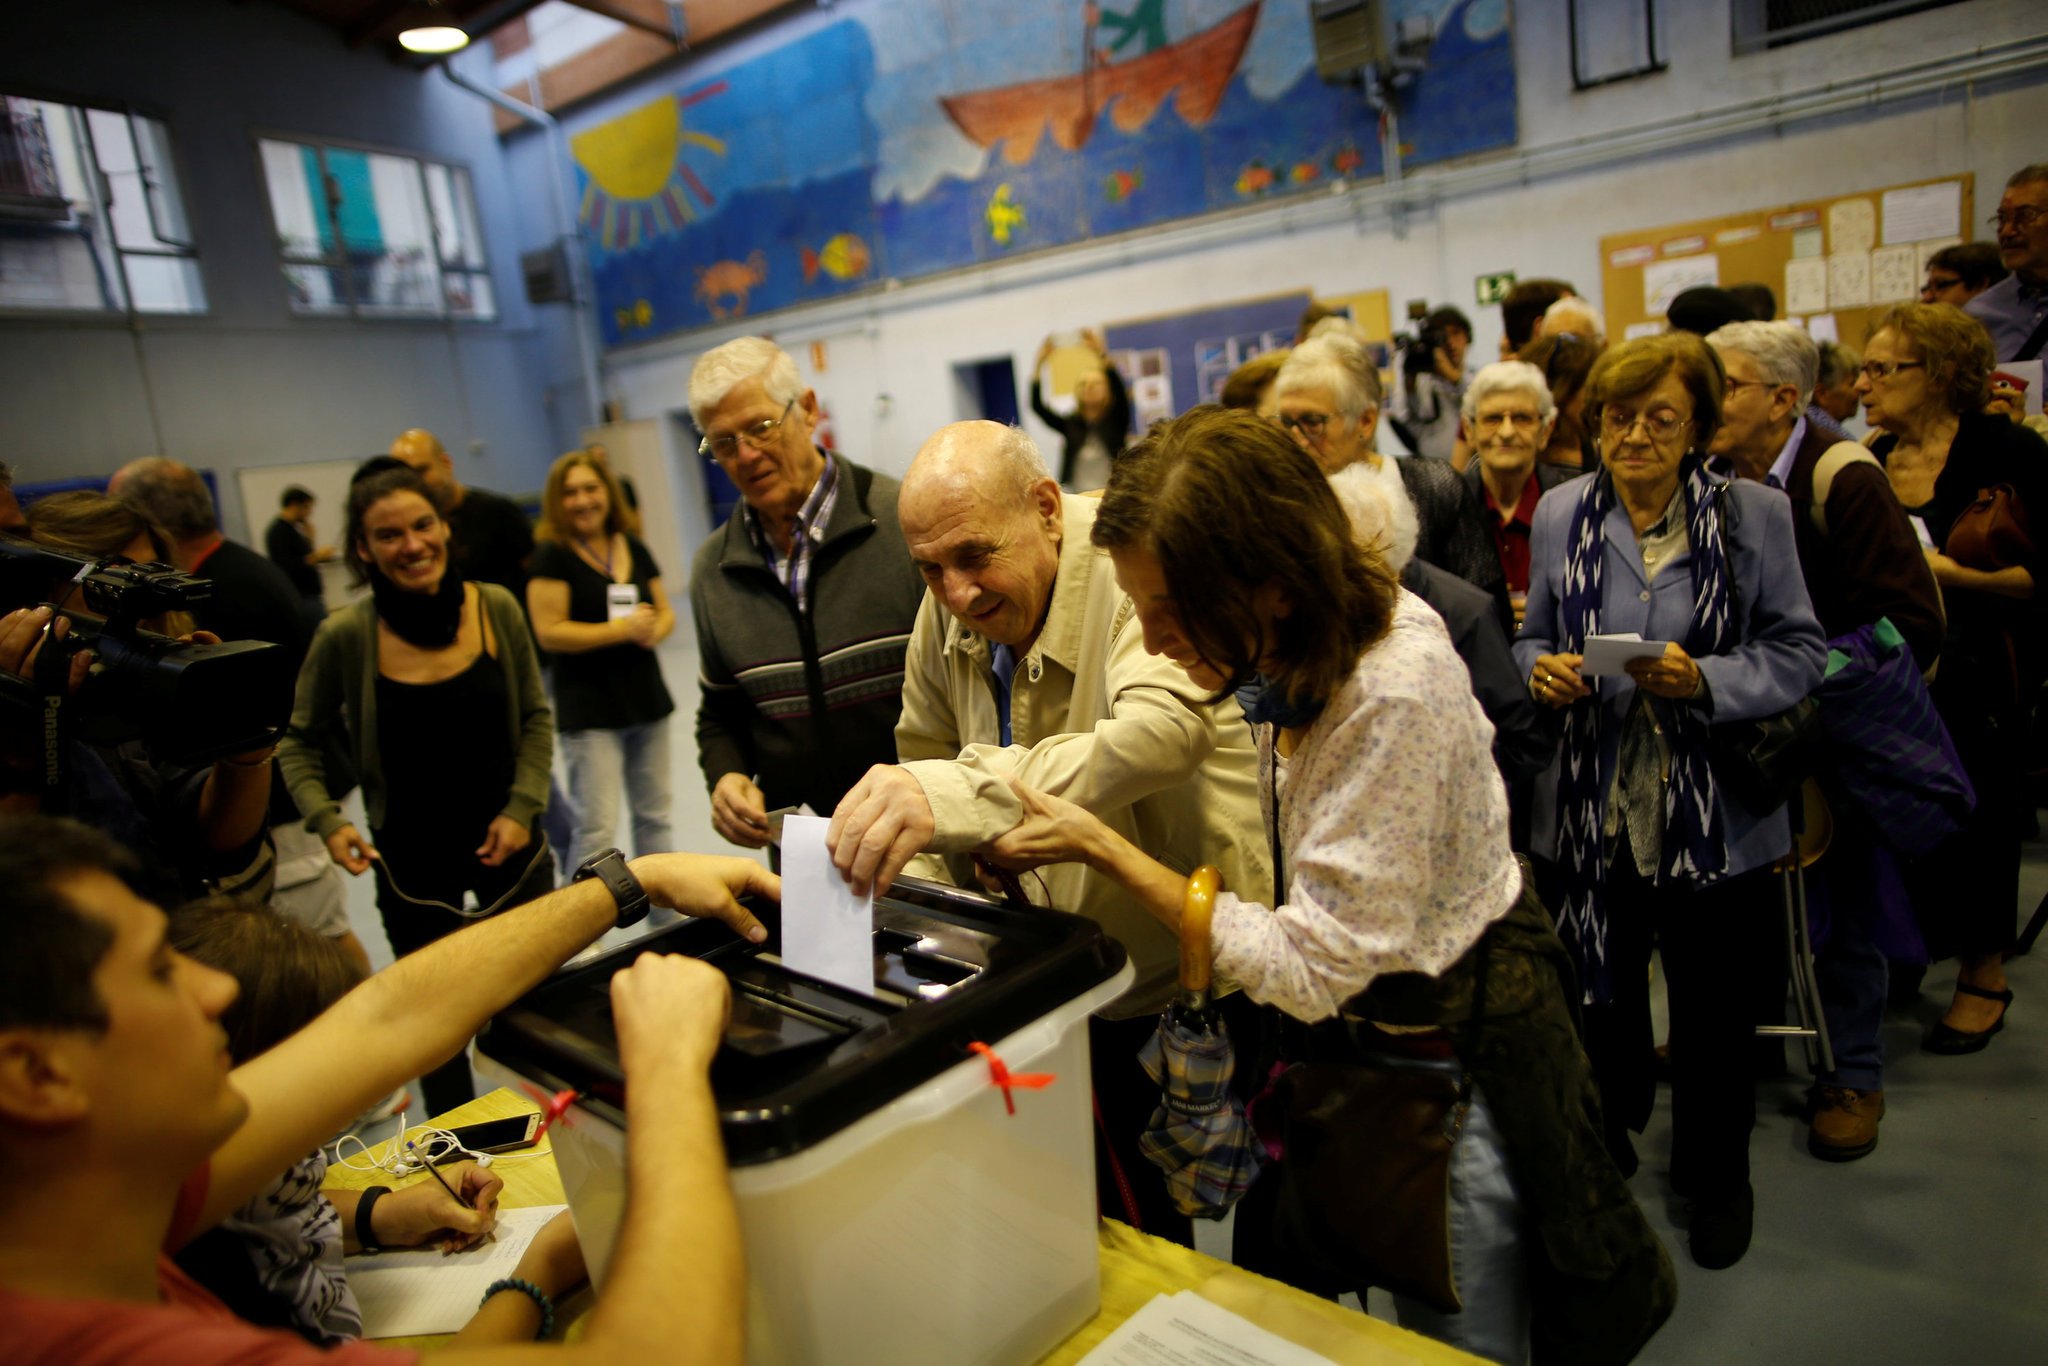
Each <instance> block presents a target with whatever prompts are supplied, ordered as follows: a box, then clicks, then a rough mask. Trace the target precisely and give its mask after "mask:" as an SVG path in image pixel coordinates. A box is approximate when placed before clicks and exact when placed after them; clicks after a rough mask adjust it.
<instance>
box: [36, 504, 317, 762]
mask: <svg viewBox="0 0 2048 1366" xmlns="http://www.w3.org/2000/svg"><path fill="white" fill-rule="evenodd" d="M212 597H213V584H212V582H211V581H210V580H207V579H202V578H195V577H193V576H192V575H190V574H183V573H180V572H179V571H177V570H175V569H173V568H171V567H170V566H169V565H165V564H131V563H129V562H128V561H126V560H122V559H119V558H115V559H105V560H94V559H86V558H81V557H79V556H77V555H72V554H69V553H67V552H65V551H61V550H56V549H52V548H51V547H49V546H43V545H37V544H36V543H34V542H32V541H26V540H19V539H16V538H14V537H9V536H0V613H5V612H11V611H13V610H15V609H16V608H19V607H29V606H33V605H36V604H39V603H48V604H50V605H51V606H53V607H54V608H55V609H56V612H57V615H59V616H63V617H65V618H68V619H69V621H70V623H71V625H70V628H69V630H68V632H67V633H66V635H65V636H64V637H63V638H62V639H61V640H60V639H57V638H55V637H54V636H51V637H49V638H47V639H46V640H45V642H44V648H43V650H42V651H41V653H40V654H39V655H38V657H37V659H36V663H35V668H34V676H33V677H32V678H20V677H17V676H15V675H14V674H12V673H8V672H6V671H4V670H0V698H4V699H5V708H4V712H0V725H10V726H13V725H20V724H21V721H22V717H21V713H22V711H24V710H27V711H28V712H30V713H32V714H33V715H34V716H35V717H36V718H37V719H36V722H35V724H36V726H37V728H38V729H39V731H40V732H41V738H40V748H41V749H42V751H43V755H44V764H43V767H44V775H43V778H44V782H45V785H46V786H50V787H56V786H58V785H59V775H60V774H61V772H62V768H63V763H64V754H63V745H62V742H61V738H62V736H63V734H64V733H65V732H67V731H68V733H69V735H70V736H72V737H75V738H77V739H80V740H86V741H91V742H95V743H100V744H118V743H121V742H124V741H128V740H140V741H141V742H142V743H143V745H144V747H145V748H146V749H147V751H148V753H149V757H150V758H151V759H153V760H155V761H156V762H158V763H161V764H167V765H173V766H189V765H193V764H198V763H205V762H210V761H212V760H214V759H218V758H220V757H221V756H223V755H227V754H240V753H244V752H246V751H249V750H256V749H262V748H265V747H266V746H268V745H271V744H273V743H275V741H276V739H277V737H278V735H279V734H280V733H281V732H282V731H283V729H284V726H285V723H286V722H287V721H288V720H290V711H291V697H292V688H293V676H292V675H293V666H292V659H291V655H290V652H289V651H287V650H285V649H283V648H282V647H280V646H277V645H272V644H267V643H265V642H262V641H253V640H238V641H228V642H224V643H220V644H211V645H208V644H197V643H186V642H182V641H178V640H174V639H172V638H171V637H169V636H165V635H160V634H158V633H157V632H155V631H147V630H144V629H143V628H142V626H141V625H140V623H141V622H142V621H144V620H146V619H148V618H152V617H156V616H160V615H162V614H163V613H166V612H177V611H187V610H190V609H191V608H193V607H195V606H198V605H200V604H203V603H205V602H207V601H209V600H210V599H211V598H212ZM54 620H55V619H54V618H53V619H52V623H53V625H54ZM81 650H90V651H92V653H93V655H94V657H95V663H94V665H93V668H92V671H91V673H90V674H88V675H87V678H86V681H85V683H84V685H83V686H82V687H81V688H80V689H79V691H78V693H77V695H76V696H71V695H70V694H69V690H68V686H67V684H68V679H69V676H70V672H71V661H72V659H73V658H74V657H75V656H76V655H77V654H78V653H79V652H80V651H81ZM5 713H13V715H11V716H10V715H6V714H5Z"/></svg>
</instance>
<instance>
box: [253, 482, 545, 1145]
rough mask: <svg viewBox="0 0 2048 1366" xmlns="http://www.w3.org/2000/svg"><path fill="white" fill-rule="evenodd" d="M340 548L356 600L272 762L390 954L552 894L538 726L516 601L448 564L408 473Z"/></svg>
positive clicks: (462, 1092)
mask: <svg viewBox="0 0 2048 1366" xmlns="http://www.w3.org/2000/svg"><path fill="white" fill-rule="evenodd" d="M348 545H349V554H350V557H351V562H352V564H353V566H354V567H355V569H356V571H357V572H358V573H359V574H360V575H361V577H362V578H363V579H364V580H365V581H366V582H368V583H369V585H370V589H371V596H370V597H369V598H367V599H365V600H363V601H361V602H358V603H356V604H355V605H354V606H352V607H349V608H346V609H344V610H342V611H340V612H337V613H335V614H333V615H332V616H330V617H328V618H327V620H326V621H325V622H324V623H323V624H322V625H321V628H320V632H319V634H318V635H317V636H315V637H314V639H313V646H312V649H311V650H310V651H309V652H308V653H307V656H306V663H305V667H304V668H303V669H302V670H301V671H300V673H299V686H298V696H297V699H296V702H295V703H294V705H293V708H292V724H291V730H290V733H289V734H287V736H286V737H285V739H284V741H283V742H282V743H281V744H280V746H279V749H278V764H279V767H280V768H281V769H282V771H283V773H284V778H285V782H286V784H287V786H288V787H289V788H290V789H291V794H292V799H293V800H294V801H295V802H297V803H298V807H299V810H300V812H301V813H302V814H303V815H304V816H305V817H306V825H307V828H308V829H310V830H312V831H313V832H314V833H316V834H318V835H319V836H320V837H321V838H323V839H325V840H326V841H327V847H328V850H329V852H330V853H332V854H333V856H334V861H335V862H336V863H339V864H340V865H341V866H342V867H343V868H345V869H347V870H348V871H349V872H350V873H352V874H361V873H363V872H364V871H366V870H367V869H369V868H370V867H372V866H373V865H374V866H375V867H376V869H377V910H378V913H379V914H380V915H381V916H382V918H383V921H384V930H385V933H386V935H387V936H388V937H389V938H390V940H391V948H392V951H393V952H394V953H396V954H401V955H402V954H406V953H410V952H411V951H412V950H414V949H416V948H419V947H420V946H421V945H423V944H426V943H429V942H431V941H432V940H434V939H438V938H440V937H441V936H442V935H444V934H447V933H449V932H451V931H453V930H456V929H459V928H461V926H462V925H464V924H465V923H467V922H468V921H469V920H471V919H477V918H481V917H482V916H485V915H490V914H495V913H496V912H498V911H501V910H504V909H506V908H508V907H511V906H515V905H518V904H519V903H521V902H523V901H528V900H531V899H532V898H533V897H535V896H538V895H540V894H541V893H542V892H545V891H548V890H550V889H551V888H552V887H553V886H554V874H555V868H554V859H553V857H552V855H551V854H550V853H549V851H548V848H547V842H546V840H545V839H544V838H542V837H541V835H540V832H539V817H540V814H541V811H542V809H543V808H544V807H545V806H546V805H547V795H548V766H549V763H550V761H551V760H552V758H553V752H554V718H553V715H552V714H551V713H550V711H549V709H548V704H547V698H546V695H545V694H544V693H543V691H542V689H541V682H540V668H539V663H538V661H537V659H536V657H535V655H534V648H533V640H532V637H531V636H530V635H529V634H528V633H527V628H526V622H525V619H524V617H523V616H522V615H521V613H520V610H519V604H518V603H517V601H515V600H514V599H513V597H512V595H511V594H510V593H507V592H506V591H505V590H504V589H502V588H500V587H498V586H497V585H495V584H488V583H466V582H464V581H463V580H462V578H461V577H460V575H459V574H457V573H456V571H455V570H454V569H453V568H452V567H451V565H450V563H449V554H448V524H447V523H446V522H445V521H444V520H443V519H442V517H441V514H440V511H439V509H438V508H437V507H436V506H435V504H434V502H433V500H432V498H431V496H430V495H429V494H428V492H427V490H426V487H425V485H424V484H422V483H421V482H420V480H419V478H418V476H416V475H414V474H413V473H412V472H411V471H409V470H391V471H384V472H379V473H376V474H372V475H370V476H368V477H367V478H363V479H361V480H359V481H358V482H357V483H356V485H355V486H354V488H353V489H351V491H350V494H349V525H348ZM333 740H339V741H340V742H341V743H342V745H343V746H344V747H345V750H346V752H347V753H349V754H350V755H351V756H352V757H353V759H354V761H355V767H356V771H357V773H358V774H359V775H360V778H361V781H362V787H363V807H364V810H365V812H366V813H367V815H368V816H369V826H370V834H371V838H370V839H365V838H363V835H362V833H361V832H360V831H358V830H357V829H356V827H355V826H354V825H353V824H352V823H350V821H349V820H348V819H347V817H345V816H344V815H343V814H342V810H341V804H340V800H339V797H340V796H341V795H345V794H337V793H335V792H333V791H332V790H330V788H329V785H328V781H327V774H326V767H325V764H324V762H323V759H322V754H323V747H324V746H325V745H326V744H327V743H329V742H330V741H333ZM466 903H468V904H466ZM466 1069H467V1065H466V1063H465V1062H464V1061H463V1060H462V1059H460V1058H457V1059H456V1060H455V1061H454V1062H453V1063H451V1064H449V1066H448V1067H446V1068H444V1069H441V1073H437V1074H436V1075H435V1076H431V1077H428V1078H426V1079H425V1080H426V1091H427V1103H428V1109H429V1112H430V1113H438V1112H439V1111H441V1110H443V1109H446V1108H448V1107H449V1106H450V1105H453V1104H460V1103H461V1102H462V1101H463V1100H465V1099H467V1098H468V1087H469V1078H468V1075H467V1070H466ZM442 1074H446V1075H442Z"/></svg>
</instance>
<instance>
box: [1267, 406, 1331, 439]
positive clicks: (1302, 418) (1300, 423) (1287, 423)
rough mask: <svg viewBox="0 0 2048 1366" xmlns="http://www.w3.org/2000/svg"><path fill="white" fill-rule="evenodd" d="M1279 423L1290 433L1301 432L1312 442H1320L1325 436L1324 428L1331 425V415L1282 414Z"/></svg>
mask: <svg viewBox="0 0 2048 1366" xmlns="http://www.w3.org/2000/svg"><path fill="white" fill-rule="evenodd" d="M1279 422H1280V425H1281V426H1283V427H1285V428H1286V429H1287V430H1288V431H1289V432H1290V433H1291V432H1301V433H1303V434H1305V435H1306V436H1307V437H1308V439H1309V440H1311V441H1320V440H1321V439H1322V436H1323V428H1325V427H1327V426H1329V425H1330V415H1329V414H1328V413H1282V414H1280V417H1279Z"/></svg>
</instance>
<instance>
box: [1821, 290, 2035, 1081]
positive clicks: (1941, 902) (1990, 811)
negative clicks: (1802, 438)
mask: <svg viewBox="0 0 2048 1366" xmlns="http://www.w3.org/2000/svg"><path fill="white" fill-rule="evenodd" d="M1992 364H1993V362H1992V349H1991V338H1990V337H1989V335H1987V334H1986V332H1985V331H1984V328H1983V327H1982V326H1981V325H1980V324H1979V323H1978V322H1977V320H1976V319H1974V318H1972V317H1970V316H1969V315H1967V314H1965V313H1964V312H1963V311H1962V310H1961V309H1958V308H1956V307H1955V306H1954V305H1953V304H1901V305H1899V306H1898V307H1897V308H1894V309H1892V310H1891V311H1890V312H1888V313H1886V314H1885V315H1884V316H1883V317H1882V318H1881V319H1879V320H1878V325H1877V330H1876V331H1875V332H1874V333H1873V334H1872V335H1871V338H1870V341H1869V343H1868V344H1867V345H1866V346H1865V347H1864V361H1863V375H1862V377H1861V378H1860V379H1858V380H1857V382H1856V392H1857V393H1858V394H1860V395H1862V397H1863V411H1864V415H1865V416H1866V417H1867V418H1868V419H1869V421H1870V425H1871V426H1872V427H1874V428H1876V429H1878V430H1879V431H1880V432H1882V433H1883V435H1881V436H1880V437H1878V439H1877V440H1876V441H1874V442H1873V443H1871V450H1872V452H1873V453H1874V454H1875V455H1876V456H1877V457H1878V458H1879V459H1880V460H1883V461H1884V462H1885V471H1886V473H1887V474H1888V475H1889V476H1890V478H1891V482H1892V491H1893V492H1894V493H1896V494H1898V496H1899V502H1900V503H1901V504H1903V505H1904V506H1905V509H1906V511H1907V512H1908V513H1909V514H1911V515H1912V516H1913V517H1914V518H1915V519H1916V520H1917V521H1918V524H1919V530H1920V531H1921V534H1922V543H1923V545H1924V546H1925V547H1926V554H1927V562H1928V564H1929V565H1930V566H1931V567H1932V568H1933V570H1934V578H1935V581H1936V582H1937V583H1939V584H1940V585H1941V591H1942V597H1943V601H1944V603H1945V605H1946V607H1947V609H1948V631H1947V635H1946V637H1945V639H1944V640H1943V642H1942V647H1941V669H1940V671H1939V672H1938V673H1937V674H1936V675H1935V676H1934V680H1933V683H1932V685H1931V688H1930V691H1931V692H1932V693H1933V696H1934V705H1935V707H1936V709H1937V710H1939V711H1940V713H1941V718H1942V720H1943V721H1944V722H1946V723H1947V725H1948V729H1949V736H1950V738H1951V739H1953V740H1954V741H1955V746H1956V752H1957V754H1958V756H1960V757H1961V759H1962V761H1963V769H1964V771H1965V772H1966V773H1968V774H1969V776H1970V782H1971V784H1972V785H1973V786H1974V787H1975V788H1976V789H1977V809H1976V811H1975V812H1974V813H1972V815H1971V817H1970V821H1969V824H1968V825H1967V826H1966V827H1965V828H1964V829H1963V830H1961V831H1959V832H1958V833H1957V834H1955V835H1954V836H1952V837H1950V838H1949V839H1948V840H1947V841H1945V842H1944V843H1943V844H1942V845H1941V846H1940V847H1939V848H1937V849H1936V850H1935V851H1934V852H1933V853H1932V854H1930V855H1928V857H1927V858H1925V859H1922V860H1921V861H1920V863H1919V864H1918V865H1917V866H1916V867H1915V868H1914V869H1913V870H1911V872H1910V873H1909V885H1911V887H1912V890H1913V896H1914V902H1915V905H1916V908H1917V909H1918V911H1919V913H1920V918H1921V922H1922V928H1923V930H1925V932H1926V933H1927V936H1928V938H1929V940H1930V941H1931V944H1930V947H1932V948H1933V950H1934V952H1935V953H1937V954H1939V955H1944V956H1945V955H1946V954H1949V953H1953V954H1954V955H1955V956H1956V957H1957V959H1958V961H1959V964H1960V968H1959V971H1958V973H1957V977H1956V995H1955V999H1954V1001H1953V1002H1952V1003H1951V1004H1950V1006H1949V1009H1948V1013H1947V1014H1946V1015H1944V1016H1943V1017H1942V1019H1941V1020H1940V1022H1938V1023H1937V1024H1935V1026H1934V1027H1933V1028H1932V1029H1931V1030H1929V1031H1928V1034H1927V1037H1926V1039H1925V1040H1924V1042H1923V1044H1922V1046H1923V1047H1924V1048H1926V1049H1927V1051H1929V1052H1931V1053H1974V1052H1976V1051H1977V1050H1978V1049H1981V1048H1983V1047H1984V1046H1985V1045H1986V1044H1988V1043H1989V1042H1990V1041H1991V1036H1992V1035H1993V1034H1995V1033H1997V1032H1998V1031H1999V1030H2000V1029H2002V1028H2003V1027H2004V1025H2005V1012H2006V1009H2007V1007H2009V1006H2010V1005H2011V1004H2012V991H2011V989H2010V988H2009V987H2008V986H2007V985H2006V980H2005V964H2004V953H2005V950H2006V949H2007V948H2008V947H2009V946H2010V944H2011V942H2012V937H2013V921H2014V916H2015V911H2016V908H2017V907H2018V905H2019V855H2020V839H2021V836H2022V833H2023V831H2024V827H2025V825H2026V821H2027V817H2028V815H2029V808H2030V807H2031V805H2032V803H2031V802H2030V801H2029V799H2028V797H2027V794H2026V791H2025V784H2024V774H2023V772H2022V764H2021V760H2022V758H2023V754H2024V750H2025V747H2026V740H2027V712H2028V705H2027V704H2028V701H2029V700H2030V699H2031V698H2032V697H2033V696H2034V694H2035V692H2036V691H2037V690H2038V689H2039V687H2040V680H2041V662H2042V661H2041V649H2040V641H2041V629H2040V627H2041V616H2040V605H2041V602H2042V595H2041V594H2040V593H2039V592H2037V590H2036V584H2037V583H2038V582H2039V580H2040V576H2041V574H2042V572H2043V570H2044V568H2048V566H2044V565H2043V564H2042V562H2041V557H2040V552H2039V550H2038V549H2037V548H2038V547H2039V546H2040V545H2041V544H2042V541H2041V539H2040V537H2041V531H2040V529H2039V528H2040V521H2039V519H2040V518H2041V517H2044V516H2048V484H2044V482H2043V481H2044V478H2048V449H2044V448H2043V446H2042V442H2041V438H2040V437H2038V436H2036V435H2035V434H2034V433H2033V432H2031V431H2029V430H2028V429H2026V428H2025V427H2021V426H2017V425H2015V424H2014V423H2012V422H2010V421H2008V420H2007V419H2005V418H2004V417H1999V416H1993V415H1988V414H1986V413H1984V412H1983V411H1982V409H1983V406H1984V399H1985V395H1986V392H1987V390H1988V382H1989V379H1990V374H1991V369H1992ZM2001 485H2003V486H2004V487H2005V488H2007V489H2009V490H2010V491H2011V503H2012V505H2013V510H2014V511H2015V512H2016V513H2017V514H2018V515H2019V516H2021V517H2025V516H2026V515H2027V514H2029V513H2031V514H2032V516H2033V517H2034V518H2035V522H2034V525H2035V527H2036V531H2035V539H2034V542H2033V544H2032V545H2030V546H2026V547H2024V549H2023V553H2021V554H2020V555H2017V556H2014V557H2010V558H2011V562H2009V563H2004V564H2000V565H1993V564H1990V563H1988V562H1985V561H1981V560H1978V561H1976V562H1975V563H1974V564H1965V563H1962V562H1961V561H1960V560H1958V558H1957V557H1956V556H1955V555H1952V554H1951V553H1950V550H1951V545H1950V537H1951V535H1952V534H1953V533H1954V531H1955V529H1956V523H1957V521H1958V519H1959V518H1961V516H1962V514H1963V512H1964V511H1965V509H1967V508H1969V506H1970V505H1971V504H1972V503H1973V502H1975V501H1976V500H1977V498H1978V496H1979V494H1980V492H1981V491H1983V490H1988V489H1992V488H1995V487H1998V486H2001ZM1962 553H1963V555H1964V558H1969V559H1974V557H1972V556H1970V555H1969V554H1968V552H1967V551H1963V552H1962Z"/></svg>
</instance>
